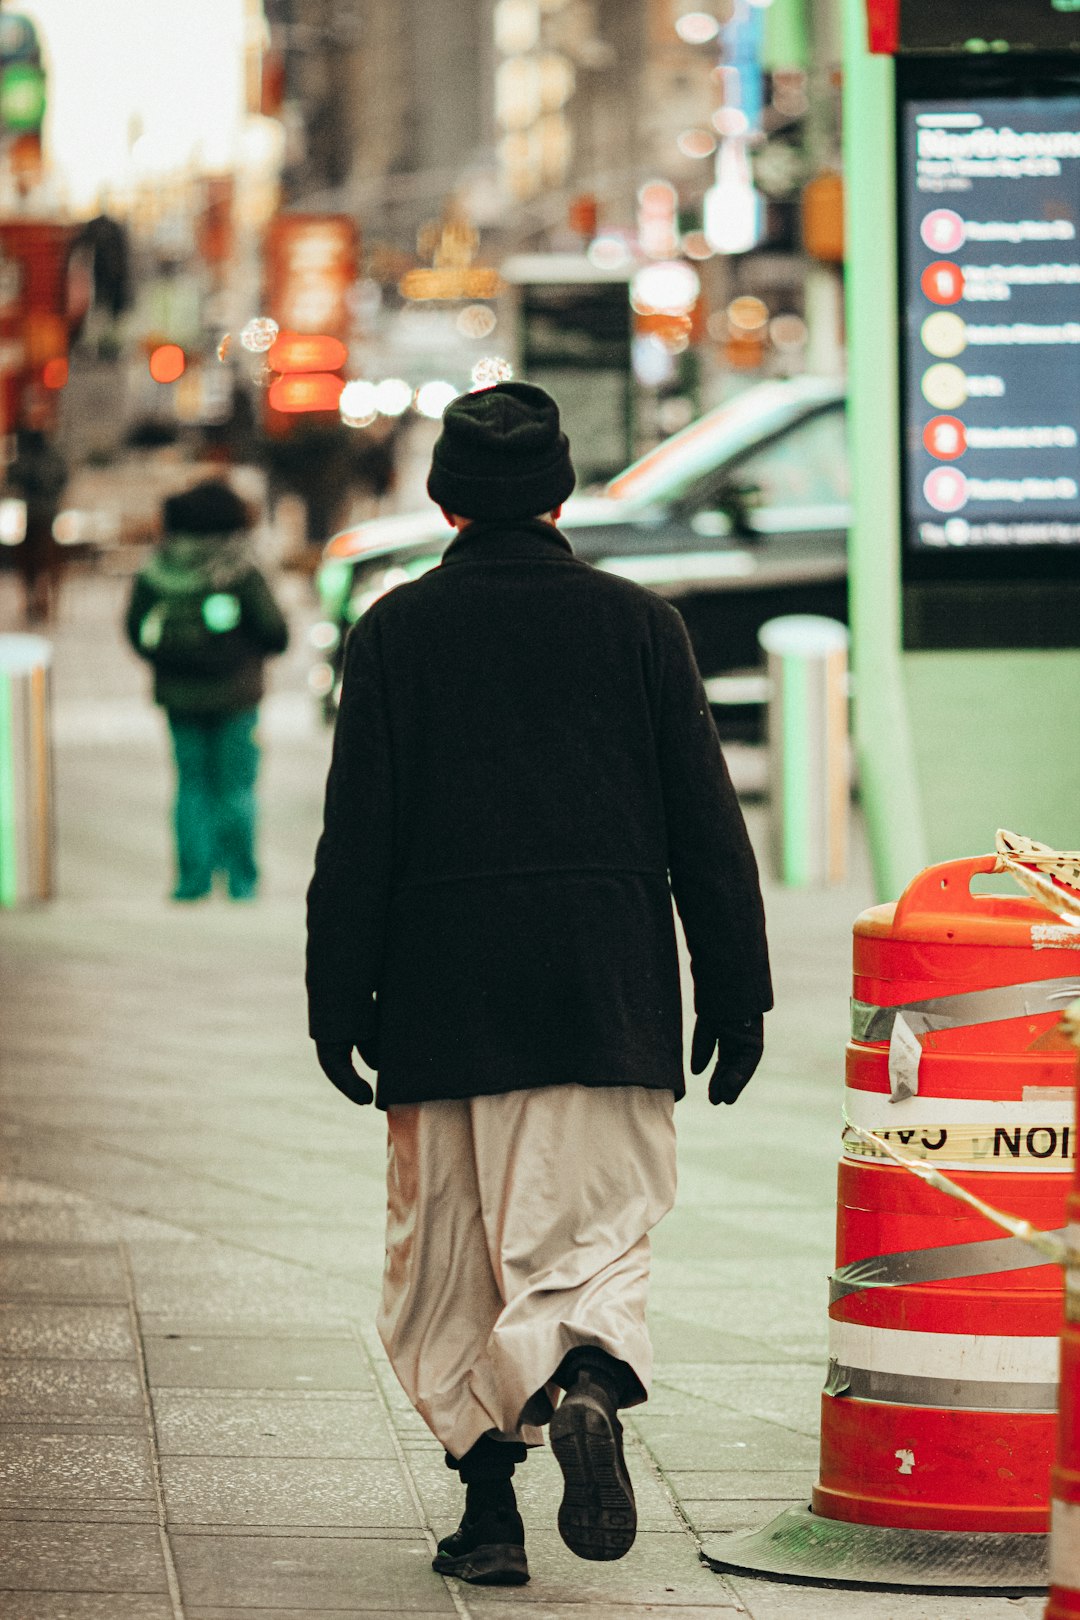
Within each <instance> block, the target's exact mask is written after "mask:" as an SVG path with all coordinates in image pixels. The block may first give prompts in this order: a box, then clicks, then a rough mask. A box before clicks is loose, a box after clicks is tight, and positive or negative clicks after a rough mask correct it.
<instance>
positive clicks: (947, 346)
mask: <svg viewBox="0 0 1080 1620" xmlns="http://www.w3.org/2000/svg"><path fill="white" fill-rule="evenodd" d="M919 336H920V337H921V338H922V341H923V348H924V349H928V350H929V351H930V353H931V354H936V355H937V356H938V358H939V359H940V360H951V359H953V357H954V356H955V355H958V354H962V353H963V352H964V350H965V349H966V348H967V340H968V339H967V322H966V321H962V320H961V319H960V316H959V315H952V314H950V313H949V311H948V310H945V309H936V310H935V311H934V313H933V314H932V315H928V316H927V317H926V319H925V321H923V323H922V326H921V327H920V328H919Z"/></svg>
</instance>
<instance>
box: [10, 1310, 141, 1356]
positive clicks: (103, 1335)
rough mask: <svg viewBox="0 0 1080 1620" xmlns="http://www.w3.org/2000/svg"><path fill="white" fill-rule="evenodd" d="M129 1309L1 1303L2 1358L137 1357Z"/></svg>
mask: <svg viewBox="0 0 1080 1620" xmlns="http://www.w3.org/2000/svg"><path fill="white" fill-rule="evenodd" d="M134 1354H135V1341H134V1339H133V1338H132V1336H131V1320H130V1318H129V1316H128V1313H127V1311H126V1309H123V1308H122V1307H119V1306H114V1305H72V1304H64V1305H39V1304H24V1303H19V1304H3V1305H0V1356H44V1357H50V1358H63V1359H67V1358H70V1359H71V1360H73V1361H87V1360H92V1361H98V1360H100V1361H115V1360H117V1359H120V1358H128V1357H133V1356H134Z"/></svg>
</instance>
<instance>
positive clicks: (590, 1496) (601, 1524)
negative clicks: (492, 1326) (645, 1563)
mask: <svg viewBox="0 0 1080 1620" xmlns="http://www.w3.org/2000/svg"><path fill="white" fill-rule="evenodd" d="M550 1432H551V1448H552V1450H553V1451H554V1453H555V1460H556V1462H557V1463H558V1465H559V1467H560V1468H561V1469H562V1475H563V1487H564V1488H563V1499H562V1505H561V1506H560V1508H559V1534H560V1536H562V1538H563V1540H564V1541H565V1543H566V1545H567V1546H568V1547H569V1549H570V1551H571V1552H572V1553H576V1554H577V1556H578V1557H579V1558H589V1559H593V1560H595V1561H604V1560H608V1559H613V1558H623V1557H625V1555H626V1554H627V1553H628V1552H629V1551H630V1548H631V1547H632V1546H633V1545H634V1537H635V1536H636V1535H637V1507H636V1505H635V1503H634V1487H633V1486H632V1485H631V1483H630V1476H629V1474H628V1473H627V1471H626V1459H625V1457H624V1456H623V1443H622V1424H621V1423H620V1422H619V1419H618V1417H617V1416H616V1409H615V1403H614V1401H613V1400H612V1397H611V1392H610V1391H609V1390H608V1389H606V1388H605V1387H604V1386H603V1385H602V1384H601V1383H600V1381H599V1380H598V1379H596V1378H594V1377H592V1376H591V1375H590V1373H589V1372H588V1371H586V1370H582V1371H581V1372H580V1373H579V1374H578V1376H577V1378H576V1379H575V1381H574V1383H573V1384H572V1385H571V1387H570V1388H569V1389H568V1390H567V1392H566V1394H565V1396H564V1397H563V1400H562V1402H561V1404H560V1405H559V1406H558V1407H557V1408H556V1410H555V1415H554V1417H553V1418H552V1420H551V1431H550Z"/></svg>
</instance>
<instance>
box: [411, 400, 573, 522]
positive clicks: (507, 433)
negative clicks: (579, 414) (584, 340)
mask: <svg viewBox="0 0 1080 1620" xmlns="http://www.w3.org/2000/svg"><path fill="white" fill-rule="evenodd" d="M575 482H576V480H575V475H574V468H573V463H572V462H571V460H570V445H569V442H568V440H567V437H566V434H565V433H563V432H561V431H560V428H559V407H558V406H557V405H556V403H555V401H554V400H553V399H552V397H551V395H550V394H547V393H545V392H544V390H543V389H542V388H535V387H533V385H532V384H531V383H519V382H503V383H496V384H495V386H494V388H481V389H478V390H477V392H476V393H473V394H460V395H459V396H458V398H457V399H452V400H451V401H450V403H449V405H448V406H447V407H446V411H445V414H444V416H443V419H442V432H441V434H440V435H439V438H438V439H437V441H436V444H435V449H434V451H433V453H432V457H431V472H430V473H429V475H428V482H427V488H428V494H429V495H430V496H431V498H432V500H433V501H436V502H437V503H438V505H439V506H441V507H443V508H445V510H446V511H447V512H453V513H455V514H456V515H457V516H458V517H468V518H495V519H502V520H513V519H514V518H528V517H538V516H539V515H540V514H541V513H543V512H550V511H551V510H552V509H553V508H554V507H556V506H558V505H559V504H560V503H561V502H562V501H565V499H566V497H567V496H568V495H569V494H570V492H571V490H572V489H573V487H574V484H575Z"/></svg>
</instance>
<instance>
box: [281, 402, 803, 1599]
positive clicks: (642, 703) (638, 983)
mask: <svg viewBox="0 0 1080 1620" xmlns="http://www.w3.org/2000/svg"><path fill="white" fill-rule="evenodd" d="M573 486H574V471H573V467H572V464H571V461H570V454H569V446H568V443H567V440H566V437H565V435H564V434H563V433H562V432H561V431H560V428H559V415H558V409H557V406H556V404H555V401H554V400H553V399H551V398H550V396H549V395H548V394H546V393H545V392H544V391H543V390H542V389H539V388H535V387H532V386H530V385H528V384H525V383H500V384H498V385H497V386H496V387H494V388H489V389H483V390H480V391H479V392H476V393H472V394H468V395H464V396H462V397H461V398H459V399H457V400H454V401H452V402H451V404H450V406H449V408H448V409H447V412H446V414H445V416H444V418H443V425H442V433H441V436H440V438H439V440H438V442H437V444H436V446H435V450H434V455H433V460H432V466H431V472H430V476H429V480H428V491H429V493H430V494H431V496H432V498H433V499H434V500H435V501H437V502H438V504H439V505H440V506H441V507H442V508H443V511H444V514H445V515H446V517H447V520H448V522H450V523H451V524H452V525H453V526H454V527H455V528H456V529H457V531H458V533H457V538H456V539H455V540H453V541H452V543H451V544H450V546H449V548H448V549H447V551H446V553H445V556H444V557H443V561H442V564H441V566H440V567H438V568H436V569H434V570H432V571H431V572H430V573H428V574H427V575H426V576H425V577H423V578H422V579H419V580H416V581H415V582H413V583H411V584H407V585H403V586H402V587H401V588H400V589H397V590H394V591H392V592H390V593H389V594H387V595H385V596H383V597H382V598H381V599H380V600H379V601H378V602H377V603H375V605H374V606H373V607H372V608H371V609H370V610H369V611H368V612H367V613H366V614H365V615H364V617H363V618H362V619H360V621H359V622H358V623H357V625H356V627H355V628H354V629H353V631H352V632H351V633H350V636H349V639H348V645H347V649H346V654H345V674H344V686H343V690H342V696H341V709H340V713H339V717H338V721H337V731H336V735H335V739H334V752H333V760H332V764H331V767H330V774H329V779H328V783H327V792H326V811H325V826H324V831H323V834H322V838H321V840H320V842H319V847H318V851H317V854H316V858H315V873H314V877H313V879H312V883H311V887H310V890H309V894H308V924H309V944H308V996H309V1008H310V1031H311V1034H312V1036H313V1038H314V1039H315V1042H316V1050H317V1054H318V1060H319V1063H320V1065H321V1066H322V1068H323V1070H324V1071H325V1073H326V1074H327V1076H328V1077H329V1078H330V1079H331V1080H332V1081H333V1083H334V1084H335V1085H336V1086H337V1087H338V1089H339V1090H340V1091H342V1092H344V1094H345V1095H346V1096H347V1097H349V1098H351V1100H352V1101H353V1102H356V1103H367V1102H371V1101H372V1100H373V1098H372V1091H371V1088H370V1086H369V1085H368V1084H367V1082H366V1081H365V1080H363V1079H362V1078H361V1077H360V1076H359V1075H358V1074H357V1072H356V1071H355V1069H354V1068H353V1065H352V1050H353V1048H355V1049H356V1050H357V1051H358V1052H359V1053H360V1056H361V1057H362V1058H363V1059H364V1061H365V1063H367V1064H368V1065H369V1067H370V1068H372V1069H375V1070H377V1071H378V1104H379V1106H380V1107H381V1108H384V1109H386V1111H387V1120H388V1127H389V1165H388V1189H389V1213H388V1225H387V1261H386V1271H385V1278H384V1284H383V1297H382V1305H381V1308H380V1312H379V1318H378V1327H379V1332H380V1335H381V1337H382V1341H383V1344H384V1345H385V1347H386V1351H387V1354H388V1356H389V1358H390V1361H391V1363H392V1365H393V1367H394V1370H395V1372H396V1374H397V1376H398V1378H399V1379H400V1381H401V1383H402V1385H403V1387H404V1389H405V1391H406V1393H407V1394H408V1396H409V1398H410V1400H411V1401H412V1403H413V1405H414V1406H415V1407H416V1409H417V1411H418V1412H420V1414H421V1415H422V1417H423V1418H424V1420H425V1422H426V1423H427V1424H428V1426H429V1427H430V1428H431V1430H432V1431H433V1433H434V1434H435V1435H436V1437H437V1438H438V1439H439V1440H440V1441H441V1442H442V1444H443V1446H444V1447H445V1450H446V1461H447V1464H448V1466H449V1467H451V1468H453V1469H456V1470H457V1472H458V1474H459V1476H460V1477H461V1479H462V1481H463V1482H464V1483H465V1486H466V1495H465V1512H464V1516H463V1518H462V1521H461V1524H460V1526H459V1527H458V1529H457V1530H456V1531H455V1532H454V1533H453V1534H452V1535H449V1536H447V1537H445V1538H444V1539H443V1540H442V1541H441V1542H440V1543H439V1551H438V1556H437V1557H436V1559H435V1563H434V1567H435V1569H437V1570H439V1571H441V1572H443V1573H450V1574H455V1575H458V1576H460V1577H461V1578H462V1579H464V1580H468V1581H475V1582H483V1583H487V1584H497V1583H504V1584H518V1583H520V1582H522V1581H525V1580H527V1579H528V1565H527V1562H526V1555H525V1545H524V1539H525V1538H524V1529H523V1526H522V1522H521V1519H520V1516H519V1515H518V1512H517V1505H516V1501H515V1497H514V1489H513V1485H512V1483H511V1480H512V1475H513V1473H514V1467H515V1465H516V1464H517V1463H520V1462H521V1461H523V1460H524V1458H525V1455H526V1448H527V1447H529V1446H532V1445H537V1444H540V1443H542V1433H541V1426H542V1425H543V1424H544V1423H545V1422H549V1423H550V1432H551V1442H552V1446H553V1449H554V1452H555V1456H556V1459H557V1461H558V1463H559V1466H560V1468H561V1469H562V1472H563V1477H564V1494H563V1499H562V1505H561V1507H560V1509H559V1518H558V1523H559V1530H560V1533H561V1535H562V1538H563V1540H564V1541H565V1543H566V1545H567V1546H568V1547H569V1548H570V1549H571V1550H572V1551H573V1552H575V1553H576V1554H577V1555H578V1556H579V1557H581V1558H588V1559H611V1558H619V1557H621V1556H622V1555H623V1554H624V1553H625V1552H627V1551H628V1549H629V1548H630V1546H631V1544H632V1543H633V1540H634V1536H635V1532H636V1524H637V1520H636V1510H635V1506H634V1495H633V1489H632V1486H631V1483H630V1480H629V1476H628V1474H627V1471H626V1463H625V1458H624V1455H623V1448H622V1428H621V1424H620V1422H619V1418H618V1415H617V1414H618V1411H619V1409H620V1408H622V1407H627V1406H634V1405H637V1404H638V1403H640V1402H642V1401H644V1400H645V1399H646V1397H647V1394H648V1389H649V1381H650V1376H651V1369H652V1352H651V1347H650V1344H649V1337H648V1333H647V1329H646V1325H645V1303H646V1292H647V1286H648V1274H649V1239H648V1235H647V1234H648V1232H649V1229H650V1228H651V1227H652V1226H654V1225H655V1224H656V1222H657V1221H658V1220H660V1218H661V1217H662V1216H663V1215H664V1214H665V1213H666V1212H667V1210H668V1209H669V1208H670V1207H671V1205H672V1203H673V1201H674V1197H675V1134H674V1123H673V1106H674V1103H675V1101H676V1099H677V1098H679V1097H681V1096H682V1095H683V1093H684V1090H685V1086H684V1079H683V1059H682V1028H681V998H680V990H679V968H678V957H677V952H676V943H675V928H674V921H673V917H672V907H671V899H672V893H674V897H675V900H676V903H677V905H678V909H679V913H680V915H681V917H682V921H683V925H684V928H685V932H686V937H687V940H688V943H689V947H690V953H691V958H692V963H693V977H694V988H695V1000H696V1006H697V1014H698V1018H697V1025H696V1029H695V1033H694V1040H693V1051H692V1067H693V1069H694V1072H695V1073H697V1072H700V1071H701V1070H702V1069H703V1068H705V1067H706V1066H707V1065H708V1064H709V1063H710V1062H711V1061H712V1056H713V1053H714V1052H715V1051H716V1049H717V1045H718V1043H719V1056H718V1060H717V1062H716V1065H715V1068H714V1072H713V1074H712V1078H711V1081H710V1084H709V1098H710V1101H712V1102H713V1103H720V1102H725V1103H731V1102H734V1101H735V1099H736V1098H737V1097H738V1095H739V1093H740V1091H741V1090H742V1088H743V1086H744V1085H745V1084H746V1082H747V1081H748V1080H749V1078H750V1076H751V1075H752V1074H753V1072H754V1069H755V1068H756V1066H757V1063H758V1061H759V1059H760V1056H761V1051H762V1027H763V1019H762V1014H763V1013H764V1011H766V1010H767V1009H768V1008H769V1007H770V1006H771V1005H772V991H771V985H770V977H769V965H768V954H767V948H766V941H765V927H764V915H763V911H762V904H761V895H760V889H759V885H758V876H757V867H756V864H755V860H754V856H753V852H752V850H751V847H750V843H749V840H748V837H747V833H746V828H745V825H744V822H743V818H742V814H741V811H740V809H739V805H738V802H737V800H736V797H735V793H734V790H733V788H732V785H731V781H730V778H729V776H728V773H727V769H726V766H725V763H724V760H723V757H722V754H721V751H720V745H719V741H718V739H717V735H716V730H715V727H714V725H713V722H712V717H711V715H710V712H709V706H708V703H707V701H706V697H705V692H704V689H703V686H702V682H701V677H700V675H699V673H698V669H697V666H696V664H695V661H694V656H693V653H692V651H691V648H690V642H689V639H688V637H687V634H686V630H685V628H684V626H683V622H682V620H681V618H680V617H679V615H678V613H677V612H676V611H675V609H674V608H672V607H671V606H670V605H669V604H668V603H666V602H664V601H662V600H661V599H660V598H659V597H657V596H654V595H652V594H650V593H649V592H647V591H645V590H642V589H640V588H639V587H638V586H636V585H633V584H631V583H629V582H628V581H626V580H622V579H619V578H617V577H615V576H613V575H610V574H606V573H602V572H600V571H599V570H594V569H592V568H590V567H588V566H587V565H586V564H584V563H582V562H580V561H578V559H577V558H575V556H574V554H573V552H572V551H571V548H570V545H569V542H568V541H567V540H566V539H565V538H564V537H563V535H562V534H561V533H560V532H559V530H558V528H557V527H556V522H557V519H558V517H559V514H560V511H561V504H562V502H563V501H564V500H565V498H566V497H567V496H568V495H569V494H570V492H571V490H572V488H573ZM560 1390H561V1391H563V1392H564V1393H563V1395H562V1400H561V1403H560V1402H559V1394H560ZM557 1403H558V1404H557Z"/></svg>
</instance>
